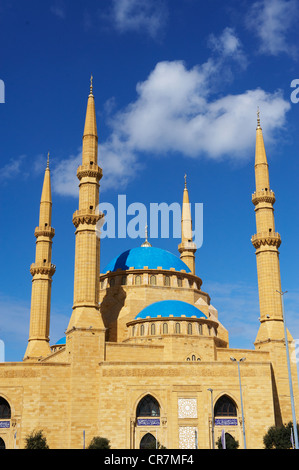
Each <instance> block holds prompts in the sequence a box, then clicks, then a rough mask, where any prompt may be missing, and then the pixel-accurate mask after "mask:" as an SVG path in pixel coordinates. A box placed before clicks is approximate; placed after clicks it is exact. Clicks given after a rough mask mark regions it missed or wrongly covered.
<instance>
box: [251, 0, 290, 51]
mask: <svg viewBox="0 0 299 470" xmlns="http://www.w3.org/2000/svg"><path fill="white" fill-rule="evenodd" d="M246 18H247V20H246V22H247V26H248V28H249V29H250V30H252V31H253V32H254V33H255V35H256V36H257V37H258V39H259V52H261V53H264V54H269V55H274V56H276V55H278V54H281V53H286V54H288V55H291V56H294V55H295V54H296V52H297V48H296V46H295V45H294V44H292V43H291V42H290V40H289V37H288V33H289V32H290V30H291V29H292V28H294V27H297V24H298V18H299V15H298V0H261V1H258V2H255V3H253V5H252V6H251V8H250V11H249V14H248V15H247V17H246Z"/></svg>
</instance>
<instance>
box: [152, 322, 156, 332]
mask: <svg viewBox="0 0 299 470" xmlns="http://www.w3.org/2000/svg"><path fill="white" fill-rule="evenodd" d="M155 334H156V325H155V324H154V323H152V324H151V335H155Z"/></svg>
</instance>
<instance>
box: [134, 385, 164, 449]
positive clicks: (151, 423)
mask: <svg viewBox="0 0 299 470" xmlns="http://www.w3.org/2000/svg"><path fill="white" fill-rule="evenodd" d="M134 414H135V417H134V420H132V419H131V423H132V424H131V431H130V432H131V437H130V439H131V444H130V445H131V448H133V449H156V446H157V442H162V443H164V442H165V437H164V434H163V433H164V431H165V428H163V430H162V424H161V408H160V403H159V402H158V400H157V399H156V398H155V397H153V396H152V395H150V394H147V395H144V396H143V397H142V398H141V399H140V400H139V402H137V403H136V408H135V413H134Z"/></svg>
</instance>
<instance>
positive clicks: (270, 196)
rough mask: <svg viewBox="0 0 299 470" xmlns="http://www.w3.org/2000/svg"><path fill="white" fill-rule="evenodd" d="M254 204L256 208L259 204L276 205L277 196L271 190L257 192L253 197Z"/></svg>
mask: <svg viewBox="0 0 299 470" xmlns="http://www.w3.org/2000/svg"><path fill="white" fill-rule="evenodd" d="M252 202H253V204H254V205H255V206H256V205H257V204H258V203H259V202H268V203H270V204H274V202H275V194H274V192H273V191H271V190H270V189H262V190H260V191H255V192H254V193H253V195H252Z"/></svg>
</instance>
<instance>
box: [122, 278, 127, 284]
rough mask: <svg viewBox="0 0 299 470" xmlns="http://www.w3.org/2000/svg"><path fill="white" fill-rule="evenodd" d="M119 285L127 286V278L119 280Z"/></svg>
mask: <svg viewBox="0 0 299 470" xmlns="http://www.w3.org/2000/svg"><path fill="white" fill-rule="evenodd" d="M121 285H122V286H126V285H127V276H123V277H122V278H121Z"/></svg>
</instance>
